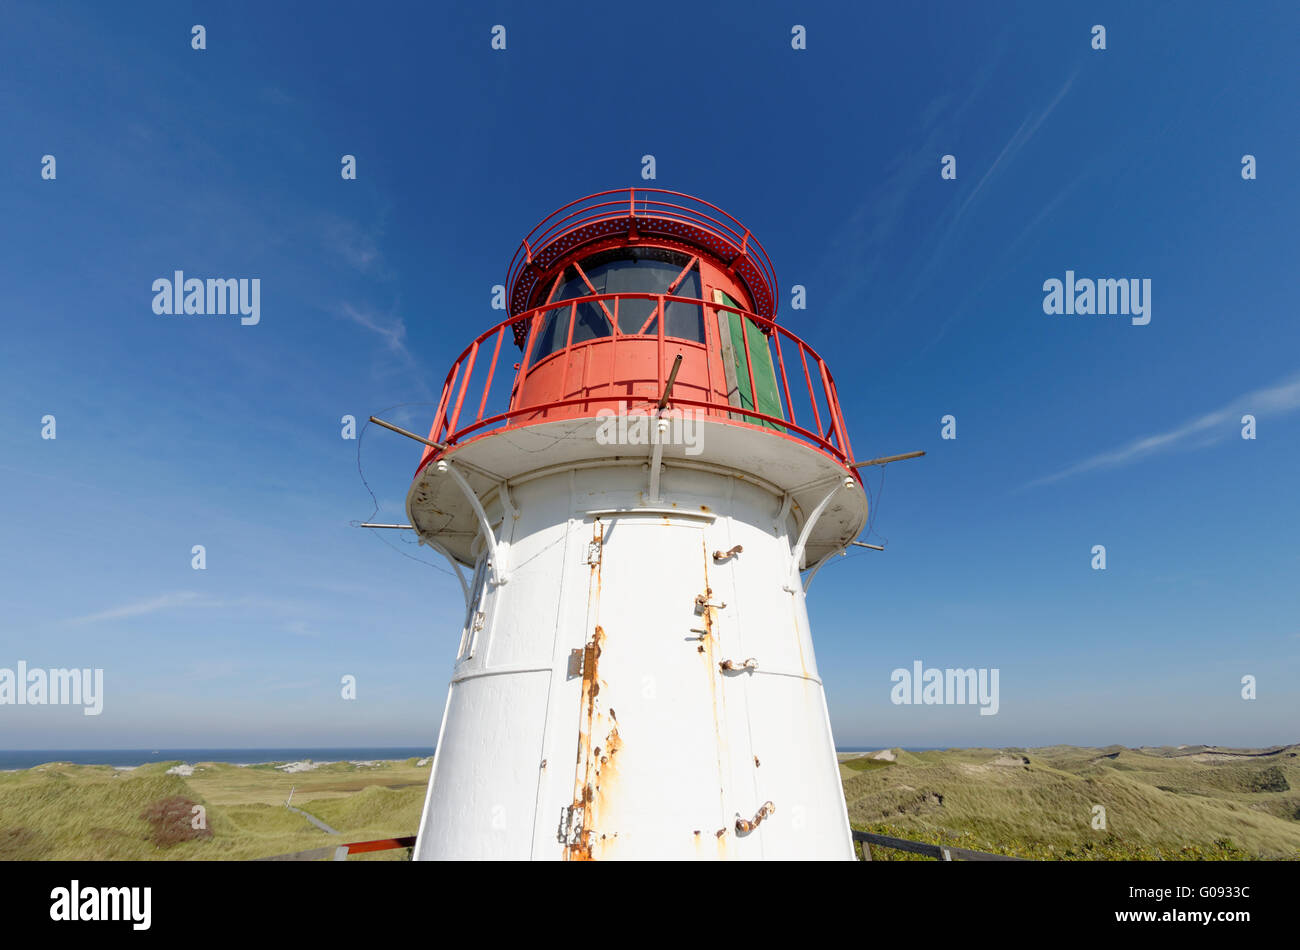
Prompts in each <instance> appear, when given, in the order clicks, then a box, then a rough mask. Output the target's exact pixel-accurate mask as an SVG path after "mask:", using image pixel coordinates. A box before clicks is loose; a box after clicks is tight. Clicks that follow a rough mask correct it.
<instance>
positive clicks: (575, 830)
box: [555, 805, 583, 847]
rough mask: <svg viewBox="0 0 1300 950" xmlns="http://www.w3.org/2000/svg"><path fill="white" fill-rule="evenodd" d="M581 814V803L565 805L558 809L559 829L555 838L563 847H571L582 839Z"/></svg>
mask: <svg viewBox="0 0 1300 950" xmlns="http://www.w3.org/2000/svg"><path fill="white" fill-rule="evenodd" d="M582 815H583V807H582V806H581V805H565V806H564V807H563V808H561V809H560V829H559V831H558V833H557V834H556V836H555V837H556V839H557V840H558V841H559V842H560V844H562V845H564V846H565V847H572V846H573V845H575V844H579V843H581V841H582V835H583V831H582Z"/></svg>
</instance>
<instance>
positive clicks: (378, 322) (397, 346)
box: [339, 301, 411, 359]
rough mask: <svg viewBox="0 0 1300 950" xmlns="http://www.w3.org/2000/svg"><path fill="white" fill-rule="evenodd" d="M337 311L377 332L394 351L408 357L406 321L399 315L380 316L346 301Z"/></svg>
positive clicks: (359, 324)
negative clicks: (359, 308)
mask: <svg viewBox="0 0 1300 950" xmlns="http://www.w3.org/2000/svg"><path fill="white" fill-rule="evenodd" d="M339 313H340V314H342V315H343V316H344V317H346V318H347V319H348V320H351V321H352V322H353V323H355V324H356V325H357V326H360V327H365V328H366V329H367V330H370V331H371V332H372V333H377V334H379V335H380V336H381V337H383V338H384V342H385V343H386V344H388V348H389V349H390V350H392V351H393V352H394V353H400V354H402V355H403V356H405V357H407V358H408V359H409V358H410V355H411V354H410V352H409V351H408V350H407V349H406V322H405V321H404V320H402V318H401V317H395V316H381V315H378V314H376V313H375V312H374V311H372V310H358V309H357V308H356V307H354V306H352V304H350V303H348V302H346V301H344V302H343V303H341V304H340V305H339Z"/></svg>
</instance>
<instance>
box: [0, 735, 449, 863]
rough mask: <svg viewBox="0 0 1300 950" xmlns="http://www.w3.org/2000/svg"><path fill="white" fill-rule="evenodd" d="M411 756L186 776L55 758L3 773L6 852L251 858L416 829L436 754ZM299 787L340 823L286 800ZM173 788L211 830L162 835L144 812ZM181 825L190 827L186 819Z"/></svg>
mask: <svg viewBox="0 0 1300 950" xmlns="http://www.w3.org/2000/svg"><path fill="white" fill-rule="evenodd" d="M415 761H416V760H414V759H411V760H408V761H406V762H390V763H382V764H380V765H378V766H375V767H360V766H354V765H350V764H348V763H337V764H332V765H327V766H321V767H320V768H319V769H316V770H314V771H311V772H299V773H293V774H286V773H283V772H280V771H277V770H276V769H275V768H274V767H273V766H250V767H246V768H243V767H239V766H232V765H224V764H215V763H209V764H207V765H205V766H202V767H199V768H196V771H195V774H194V775H193V776H188V777H182V776H178V775H167V774H166V772H167V769H168V768H169V767H170V766H172V765H175V764H176V763H168V762H164V763H154V764H151V765H147V766H142V767H141V768H138V769H134V770H130V771H126V770H115V769H113V768H110V767H108V766H92V765H68V764H60V763H52V764H48V765H44V766H39V767H37V768H35V769H29V770H27V771H23V772H8V773H0V860H10V861H13V860H42V859H44V860H58V859H74V860H76V859H83V860H153V859H164V860H246V859H248V858H258V857H268V856H270V855H275V854H287V853H289V852H292V851H305V850H308V849H311V848H323V847H329V846H334V845H338V844H342V843H344V842H348V841H365V840H368V839H371V838H389V837H396V836H401V835H409V834H413V833H414V832H415V829H416V828H417V827H418V826H419V821H420V810H421V806H422V804H423V799H424V789H425V786H426V783H427V782H428V780H429V767H428V764H427V763H426V765H424V766H423V767H419V768H417V767H416V766H415ZM291 786H294V787H296V788H295V791H294V797H293V804H294V805H295V806H296V807H298V808H301V809H303V810H304V811H307V812H309V813H310V814H312V815H315V816H316V817H317V818H320V819H321V820H322V821H324V822H325V823H326V824H328V825H330V826H331V827H333V828H335V829H336V830H338V831H339V832H340V834H339V835H330V834H326V833H325V832H323V831H321V830H320V829H318V828H316V827H315V826H314V825H312V824H311V823H310V822H309V821H307V819H306V818H304V817H303V816H302V815H299V814H296V813H294V812H291V811H289V810H288V809H287V808H285V807H284V800H285V799H286V798H287V797H288V795H289V789H290V787H291ZM390 786H392V787H390ZM175 798H180V799H184V800H185V802H186V803H187V804H186V810H188V808H189V803H192V804H197V805H201V806H203V808H204V809H206V822H207V830H208V831H210V832H211V835H210V836H203V837H195V838H194V839H193V840H183V841H179V842H177V843H173V844H170V845H163V846H159V845H158V844H157V843H156V840H157V830H156V827H155V825H154V824H152V823H151V822H150V821H148V820H147V819H146V818H145V817H144V816H145V813H146V811H148V810H149V809H150V807H151V806H157V805H158V804H159V803H162V802H164V801H166V800H169V799H175ZM180 831H181V832H182V833H185V834H190V833H193V831H192V829H189V828H187V827H184V826H183V825H182V826H181V827H180ZM405 856H406V854H405V852H403V851H394V852H379V853H377V854H375V855H366V856H364V858H365V859H369V860H385V859H389V860H391V859H394V858H396V859H400V858H404V857H405ZM351 860H356V859H351Z"/></svg>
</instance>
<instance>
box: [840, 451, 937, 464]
mask: <svg viewBox="0 0 1300 950" xmlns="http://www.w3.org/2000/svg"><path fill="white" fill-rule="evenodd" d="M924 454H925V453H924V452H904V453H903V454H902V455H882V456H881V457H880V458H878V459H870V460H869V461H866V462H850V463H849V466H848V467H849V468H866V467H867V466H868V465H884V464H885V463H886V462H901V461H903V460H904V459H917V458H920V457H921V456H922V455H924Z"/></svg>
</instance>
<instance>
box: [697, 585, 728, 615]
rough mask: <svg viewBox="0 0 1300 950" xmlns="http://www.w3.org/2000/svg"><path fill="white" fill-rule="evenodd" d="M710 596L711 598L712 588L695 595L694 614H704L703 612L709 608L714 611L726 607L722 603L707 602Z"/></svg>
mask: <svg viewBox="0 0 1300 950" xmlns="http://www.w3.org/2000/svg"><path fill="white" fill-rule="evenodd" d="M712 596H713V588H712V587H710V588H709V589H708V590H706V591H705V592H704V593H703V594H696V595H695V612H696V613H701V614H702V613H704V611H706V610H708V609H709V608H710V607H712V608H714V609H715V610H721V609H722V608H723V607H726V606H727V605H726V604H723V603H718V604H715V603H713V602H712V601H711V600H709V598H710V597H712Z"/></svg>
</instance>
